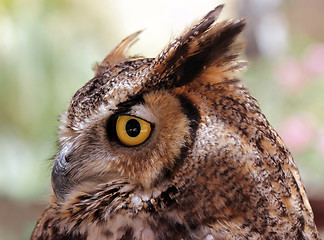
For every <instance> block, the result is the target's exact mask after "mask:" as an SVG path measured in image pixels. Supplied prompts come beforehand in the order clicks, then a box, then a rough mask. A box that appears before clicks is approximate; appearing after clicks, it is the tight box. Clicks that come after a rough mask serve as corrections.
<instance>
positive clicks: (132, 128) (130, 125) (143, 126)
mask: <svg viewBox="0 0 324 240" xmlns="http://www.w3.org/2000/svg"><path fill="white" fill-rule="evenodd" d="M116 133H117V136H118V138H119V140H120V141H121V142H122V143H123V144H125V145H126V146H136V145H139V144H141V143H142V142H144V141H145V140H146V139H147V138H148V137H149V136H150V133H151V124H150V123H149V122H147V121H145V120H143V119H140V118H137V117H133V116H129V115H121V116H119V117H118V119H117V122H116Z"/></svg>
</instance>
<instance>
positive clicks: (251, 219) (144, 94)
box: [31, 6, 319, 240]
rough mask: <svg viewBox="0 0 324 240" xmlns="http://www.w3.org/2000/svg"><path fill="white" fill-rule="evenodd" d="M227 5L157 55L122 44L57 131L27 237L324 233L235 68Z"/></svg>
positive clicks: (234, 34)
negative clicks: (44, 198) (135, 53)
mask: <svg viewBox="0 0 324 240" xmlns="http://www.w3.org/2000/svg"><path fill="white" fill-rule="evenodd" d="M222 8H223V6H218V7H216V8H215V9H214V10H212V11H211V12H209V13H208V14H207V15H206V16H205V17H204V18H203V19H202V20H201V21H200V22H199V23H198V24H196V25H194V26H193V27H191V28H190V29H189V30H188V31H186V32H185V33H184V34H183V35H181V36H180V37H179V38H177V39H175V40H174V41H173V42H171V43H170V44H169V45H168V46H167V47H166V48H165V49H164V50H163V51H162V52H161V54H159V55H158V56H157V57H156V58H130V57H126V56H125V52H126V50H127V48H128V47H129V46H130V45H131V44H132V43H133V42H134V40H136V38H137V35H138V33H135V34H133V35H131V36H130V37H128V38H126V39H125V40H124V41H122V42H121V44H120V45H119V46H117V48H116V49H115V50H113V51H112V52H111V53H110V54H109V55H108V56H107V57H106V58H105V59H104V61H103V62H102V63H101V64H100V65H99V66H98V67H97V69H96V70H95V77H94V78H93V79H91V80H90V81H89V82H88V83H87V84H86V85H85V86H84V87H82V88H81V89H80V90H78V91H77V92H76V93H75V95H74V96H73V98H72V101H71V104H70V106H69V108H68V110H67V112H66V113H65V114H64V115H63V116H62V119H61V121H62V126H61V127H60V128H59V145H60V150H59V152H58V153H57V154H56V156H55V159H54V165H53V170H52V187H53V191H54V193H55V195H54V196H53V197H52V200H51V203H50V205H49V207H48V208H47V209H46V210H45V211H44V213H43V215H42V216H41V217H40V219H39V221H38V223H37V225H36V227H35V229H34V232H33V234H32V237H31V238H32V239H157V240H158V239H161V240H162V239H206V240H207V239H208V240H210V239H319V234H318V232H317V230H316V226H315V224H314V219H313V213H312V209H311V207H310V205H309V202H308V199H307V196H306V193H305V190H304V187H303V184H302V183H301V179H300V176H299V172H298V170H297V167H296V165H295V162H294V160H293V158H292V156H291V154H290V152H289V151H288V150H287V148H286V146H285V145H284V143H283V142H282V140H281V138H280V137H279V136H278V134H277V133H276V132H275V130H274V129H273V128H272V127H271V126H270V125H269V123H268V121H267V119H266V118H265V116H264V115H263V114H262V113H261V111H260V109H259V107H258V104H257V102H256V100H255V99H254V98H253V97H251V96H250V94H249V93H248V91H247V90H246V88H245V87H244V86H243V84H242V82H241V81H240V80H239V79H237V76H236V74H237V71H238V70H240V69H241V68H242V66H243V65H244V63H242V62H240V61H239V60H238V58H239V55H240V54H241V51H242V48H243V47H242V42H241V41H240V40H238V36H239V35H240V33H241V32H242V30H243V29H244V26H245V24H246V21H245V20H244V19H241V20H235V21H234V20H228V21H222V22H215V21H216V19H217V17H218V15H219V14H220V12H221V10H222Z"/></svg>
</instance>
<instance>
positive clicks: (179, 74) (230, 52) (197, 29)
mask: <svg viewBox="0 0 324 240" xmlns="http://www.w3.org/2000/svg"><path fill="white" fill-rule="evenodd" d="M222 9H223V5H220V6H218V7H216V8H215V9H214V10H212V11H211V12H209V13H208V14H207V15H206V16H205V17H204V18H203V19H202V20H201V21H200V22H199V23H198V24H197V25H195V26H193V27H192V28H190V29H189V30H188V31H187V32H186V33H185V34H183V35H182V36H180V37H179V38H177V39H176V40H175V41H173V42H172V43H170V44H169V46H168V47H167V48H166V49H165V50H164V51H163V52H162V53H161V54H160V55H159V56H158V57H157V58H156V59H155V60H154V63H153V64H152V67H151V70H152V72H153V73H154V74H157V75H159V76H160V81H162V82H164V84H166V85H170V86H171V85H173V86H183V85H185V84H188V83H190V82H192V81H193V80H194V79H197V78H198V77H199V76H200V75H201V74H202V73H203V72H204V71H206V70H207V69H208V68H209V67H213V68H215V67H216V68H217V71H216V72H220V73H224V74H226V73H229V72H233V71H235V70H237V69H238V68H239V67H241V66H242V64H241V63H238V62H237V58H238V57H239V55H240V54H241V52H242V49H243V44H241V43H239V42H238V41H237V38H238V36H239V35H240V33H241V32H242V31H243V29H244V27H245V25H246V20H245V19H240V20H237V21H223V22H219V23H214V22H215V21H216V19H217V18H218V16H219V14H220V12H221V10H222ZM214 72H215V71H214Z"/></svg>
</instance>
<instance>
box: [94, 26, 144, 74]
mask: <svg viewBox="0 0 324 240" xmlns="http://www.w3.org/2000/svg"><path fill="white" fill-rule="evenodd" d="M142 31H143V30H140V31H137V32H135V33H133V34H132V35H130V36H128V37H127V38H125V39H124V40H123V41H122V42H121V43H120V44H119V45H118V46H117V47H116V48H115V49H114V50H113V51H111V52H110V53H109V54H108V55H107V56H106V58H105V59H104V60H103V61H102V63H100V64H97V65H96V66H94V67H93V70H94V72H95V77H98V76H100V75H102V74H103V73H104V72H106V71H107V70H108V69H109V68H111V67H113V66H115V65H117V64H119V63H121V62H123V61H125V60H126V59H128V57H127V55H126V53H127V51H128V49H129V48H130V47H131V46H132V45H133V44H134V43H135V42H136V41H137V40H138V35H139V34H140V33H142Z"/></svg>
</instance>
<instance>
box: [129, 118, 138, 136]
mask: <svg viewBox="0 0 324 240" xmlns="http://www.w3.org/2000/svg"><path fill="white" fill-rule="evenodd" d="M126 132H127V134H128V136H130V137H137V136H138V135H139V134H140V132H141V124H140V123H139V122H138V121H137V120H135V119H130V120H128V122H127V123H126Z"/></svg>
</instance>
